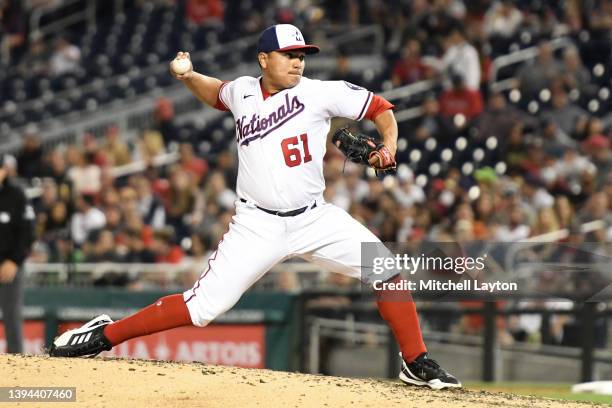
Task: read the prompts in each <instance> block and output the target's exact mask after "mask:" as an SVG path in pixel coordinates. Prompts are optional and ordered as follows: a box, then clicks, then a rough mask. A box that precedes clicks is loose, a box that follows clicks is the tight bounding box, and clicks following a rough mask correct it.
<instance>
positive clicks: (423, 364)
mask: <svg viewBox="0 0 612 408" xmlns="http://www.w3.org/2000/svg"><path fill="white" fill-rule="evenodd" d="M400 357H402V353H400ZM399 378H400V380H402V381H403V382H405V383H406V384H410V385H419V386H427V387H429V388H431V389H434V390H441V389H444V388H461V383H460V382H459V380H457V379H456V378H455V377H454V376H452V375H451V374H449V373H447V372H446V371H444V369H443V368H442V367H440V364H438V363H437V362H436V360H432V359H430V358H429V356H428V355H427V353H423V354H421V355H420V356H418V357H417V359H416V360H414V361H413V362H412V363H407V362H406V360H404V358H402V370H401V371H400V374H399Z"/></svg>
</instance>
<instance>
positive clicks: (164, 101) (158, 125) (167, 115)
mask: <svg viewBox="0 0 612 408" xmlns="http://www.w3.org/2000/svg"><path fill="white" fill-rule="evenodd" d="M153 125H154V126H153V129H152V130H156V131H158V132H159V133H161V135H162V138H163V140H164V144H165V146H166V148H168V147H169V146H170V143H172V142H175V141H177V138H178V134H177V133H178V132H177V129H176V125H175V124H174V107H173V106H172V101H170V99H168V98H159V99H157V101H156V102H155V109H154V110H153Z"/></svg>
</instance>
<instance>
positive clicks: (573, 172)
mask: <svg viewBox="0 0 612 408" xmlns="http://www.w3.org/2000/svg"><path fill="white" fill-rule="evenodd" d="M555 170H556V172H557V174H558V175H559V178H560V179H563V180H564V181H565V182H566V183H567V184H568V186H569V188H570V189H572V187H573V186H575V185H577V186H580V185H581V183H582V176H583V174H584V173H596V171H597V169H596V168H595V166H594V165H593V163H592V162H591V161H590V160H589V159H588V158H587V157H585V156H582V155H580V153H579V152H578V151H577V150H576V149H572V148H568V149H566V150H565V153H564V154H563V157H562V158H561V159H560V160H558V161H557V163H556V165H555Z"/></svg>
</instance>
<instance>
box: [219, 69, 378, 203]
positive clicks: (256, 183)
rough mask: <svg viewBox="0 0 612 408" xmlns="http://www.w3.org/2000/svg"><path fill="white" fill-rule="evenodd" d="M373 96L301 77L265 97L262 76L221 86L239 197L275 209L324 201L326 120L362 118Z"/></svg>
mask: <svg viewBox="0 0 612 408" xmlns="http://www.w3.org/2000/svg"><path fill="white" fill-rule="evenodd" d="M372 97H373V95H372V93H371V92H369V91H367V90H366V89H364V88H361V87H358V86H356V85H353V84H351V83H348V82H345V81H319V80H312V79H309V78H305V77H302V79H301V80H300V82H299V84H298V85H296V86H295V87H293V88H290V89H285V90H283V91H281V92H278V93H277V94H274V95H272V96H269V97H268V98H266V99H264V95H263V91H262V87H261V85H260V78H253V77H247V76H245V77H240V78H237V79H235V80H234V81H231V82H227V83H224V84H223V85H222V87H221V90H220V93H219V99H220V101H221V102H222V103H223V104H224V105H225V107H227V109H228V110H230V111H231V112H232V114H233V115H234V120H235V121H236V141H237V143H238V156H239V166H238V181H237V187H236V192H237V193H238V196H240V197H241V198H244V199H246V200H250V201H252V202H253V203H255V204H257V205H259V206H261V207H264V208H268V209H273V210H293V209H296V208H301V207H304V206H306V205H308V204H310V203H312V202H313V201H315V200H317V199H319V198H320V197H322V194H323V190H324V189H325V180H324V178H323V156H324V155H325V147H326V138H327V133H328V132H329V128H330V119H331V118H332V117H345V118H348V119H353V120H361V119H362V118H363V116H364V115H365V113H366V112H367V110H368V107H369V105H370V103H371V101H372Z"/></svg>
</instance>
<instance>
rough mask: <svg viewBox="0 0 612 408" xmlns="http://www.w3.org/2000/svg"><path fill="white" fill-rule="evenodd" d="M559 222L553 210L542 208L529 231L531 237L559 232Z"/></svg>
mask: <svg viewBox="0 0 612 408" xmlns="http://www.w3.org/2000/svg"><path fill="white" fill-rule="evenodd" d="M560 229H561V228H560V226H559V220H558V219H557V214H556V213H555V210H554V208H552V207H544V208H540V210H539V211H538V215H537V219H536V222H535V224H534V226H533V229H532V230H531V235H532V236H537V235H542V234H547V233H549V232H554V231H558V230H560Z"/></svg>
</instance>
